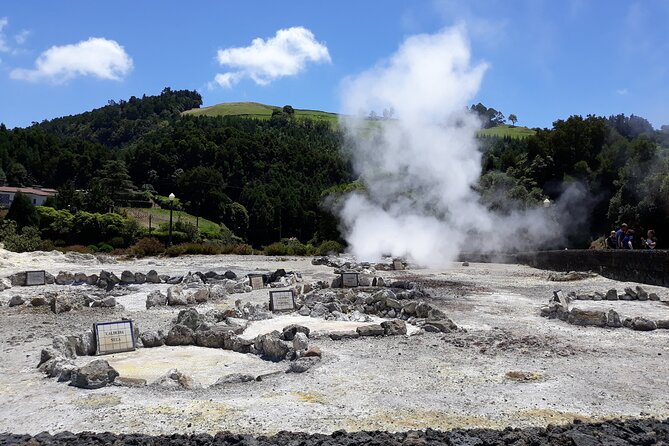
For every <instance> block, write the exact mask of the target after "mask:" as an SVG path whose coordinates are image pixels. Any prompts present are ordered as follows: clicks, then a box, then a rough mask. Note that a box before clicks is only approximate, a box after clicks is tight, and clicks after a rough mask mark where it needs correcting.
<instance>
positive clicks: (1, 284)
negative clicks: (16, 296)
mask: <svg viewBox="0 0 669 446" xmlns="http://www.w3.org/2000/svg"><path fill="white" fill-rule="evenodd" d="M11 287H12V281H11V280H9V278H4V277H3V278H2V279H0V291H5V290H8V289H10V288H11Z"/></svg>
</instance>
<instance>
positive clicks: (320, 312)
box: [309, 302, 329, 317]
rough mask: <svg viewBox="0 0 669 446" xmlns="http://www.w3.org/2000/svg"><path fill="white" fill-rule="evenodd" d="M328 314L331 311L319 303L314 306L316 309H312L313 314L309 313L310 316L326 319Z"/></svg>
mask: <svg viewBox="0 0 669 446" xmlns="http://www.w3.org/2000/svg"><path fill="white" fill-rule="evenodd" d="M328 313H329V311H328V309H327V307H326V306H325V305H323V304H322V303H321V302H317V303H316V305H314V308H312V310H311V313H309V316H311V317H324V316H325V315H326V314H328Z"/></svg>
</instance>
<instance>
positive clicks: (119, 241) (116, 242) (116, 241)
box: [107, 237, 125, 248]
mask: <svg viewBox="0 0 669 446" xmlns="http://www.w3.org/2000/svg"><path fill="white" fill-rule="evenodd" d="M107 243H108V244H110V245H112V246H113V247H114V248H123V247H124V246H125V241H124V240H123V237H112V238H110V239H109V240H108V241H107Z"/></svg>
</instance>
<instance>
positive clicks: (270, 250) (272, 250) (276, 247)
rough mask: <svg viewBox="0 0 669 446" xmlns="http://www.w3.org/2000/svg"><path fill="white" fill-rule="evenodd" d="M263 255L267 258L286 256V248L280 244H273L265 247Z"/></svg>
mask: <svg viewBox="0 0 669 446" xmlns="http://www.w3.org/2000/svg"><path fill="white" fill-rule="evenodd" d="M265 254H266V255H268V256H285V255H286V254H288V247H287V246H286V245H285V244H283V243H281V242H274V243H272V244H271V245H267V246H265Z"/></svg>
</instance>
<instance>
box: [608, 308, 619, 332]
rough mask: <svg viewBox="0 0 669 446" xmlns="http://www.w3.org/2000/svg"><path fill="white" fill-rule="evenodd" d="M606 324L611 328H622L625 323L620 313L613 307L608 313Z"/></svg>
mask: <svg viewBox="0 0 669 446" xmlns="http://www.w3.org/2000/svg"><path fill="white" fill-rule="evenodd" d="M606 326H607V327H611V328H620V327H622V326H623V324H622V323H621V322H620V315H619V314H618V313H617V312H616V311H615V310H613V309H611V310H609V312H608V313H607V315H606Z"/></svg>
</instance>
